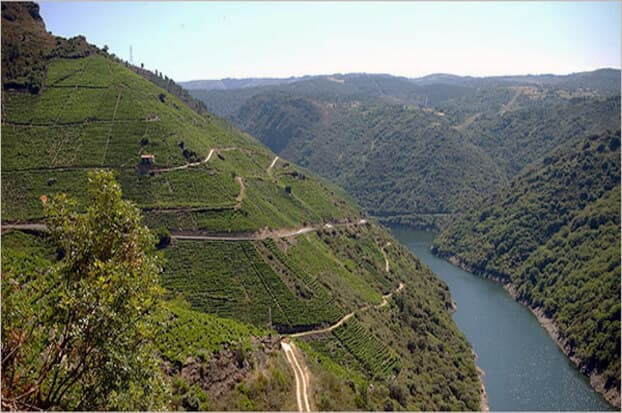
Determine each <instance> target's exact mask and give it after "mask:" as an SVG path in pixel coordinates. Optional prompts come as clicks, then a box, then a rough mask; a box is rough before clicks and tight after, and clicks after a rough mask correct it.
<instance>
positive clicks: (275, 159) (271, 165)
mask: <svg viewBox="0 0 622 413" xmlns="http://www.w3.org/2000/svg"><path fill="white" fill-rule="evenodd" d="M278 160H279V157H278V156H275V157H274V159H273V160H272V163H271V164H270V166H269V167H268V171H267V172H268V175H270V173H271V172H272V168H274V165H276V161H278Z"/></svg>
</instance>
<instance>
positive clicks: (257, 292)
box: [163, 241, 345, 332]
mask: <svg viewBox="0 0 622 413" xmlns="http://www.w3.org/2000/svg"><path fill="white" fill-rule="evenodd" d="M166 254H167V259H168V267H167V270H166V272H165V274H164V277H163V284H164V286H165V287H166V288H168V289H170V290H171V291H173V292H181V293H183V294H184V296H185V297H187V299H188V301H190V303H191V304H192V306H193V307H194V308H195V309H198V310H200V311H204V312H206V313H210V314H217V315H218V316H220V317H229V318H236V319H239V320H242V321H245V322H248V323H251V324H254V325H257V326H261V327H268V326H270V325H272V326H273V327H274V328H276V329H277V330H278V331H280V332H293V331H298V330H301V329H310V328H314V327H316V326H320V325H325V324H329V323H331V322H334V321H336V320H337V319H338V318H339V317H341V316H342V315H343V314H344V313H345V311H343V310H339V308H338V307H337V306H335V304H334V302H333V301H334V299H333V298H332V297H331V296H330V295H329V294H328V293H327V292H326V291H323V292H322V293H320V294H317V295H314V296H312V297H309V298H305V297H301V296H299V290H295V289H292V288H291V287H288V285H287V284H286V283H285V282H284V281H283V279H282V278H281V277H280V276H279V275H278V274H277V273H276V272H275V271H274V270H273V268H271V266H270V265H268V263H267V262H266V261H265V260H264V259H263V258H262V257H261V256H260V254H258V252H257V251H256V249H255V247H254V246H253V244H252V243H251V242H250V241H241V242H238V241H209V242H202V241H177V242H176V244H175V245H174V246H172V247H170V248H168V249H167V250H166ZM277 260H278V258H277V257H276V256H275V257H273V261H277ZM272 265H273V266H275V267H276V266H277V265H278V264H277V263H274V264H272ZM281 265H283V266H285V265H286V264H281ZM289 275H290V277H296V276H297V274H296V273H290V274H289Z"/></svg>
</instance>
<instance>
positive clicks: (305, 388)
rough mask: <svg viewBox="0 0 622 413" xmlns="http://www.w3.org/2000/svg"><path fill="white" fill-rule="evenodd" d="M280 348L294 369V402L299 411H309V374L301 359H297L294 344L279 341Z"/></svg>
mask: <svg viewBox="0 0 622 413" xmlns="http://www.w3.org/2000/svg"><path fill="white" fill-rule="evenodd" d="M281 348H282V349H283V351H284V352H285V357H286V358H287V361H288V363H289V365H290V366H291V367H292V370H294V377H295V379H296V402H297V403H298V411H299V412H310V411H311V406H310V403H309V390H310V388H311V386H310V384H309V376H308V374H307V372H306V367H303V366H304V362H303V361H302V360H300V361H299V360H298V358H299V356H298V354H297V352H296V346H295V344H294V343H293V342H286V341H285V340H284V341H281Z"/></svg>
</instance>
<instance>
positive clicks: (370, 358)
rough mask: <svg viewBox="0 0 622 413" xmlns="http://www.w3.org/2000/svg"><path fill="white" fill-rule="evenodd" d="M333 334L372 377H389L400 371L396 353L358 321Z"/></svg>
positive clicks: (353, 321)
mask: <svg viewBox="0 0 622 413" xmlns="http://www.w3.org/2000/svg"><path fill="white" fill-rule="evenodd" d="M333 334H334V335H335V337H337V339H338V340H339V341H340V342H341V344H343V346H344V347H345V348H346V349H347V350H348V351H349V352H350V353H351V354H352V355H353V356H354V357H355V358H356V360H357V361H358V362H359V363H361V364H362V365H363V366H364V369H365V370H366V371H369V372H371V374H372V377H389V376H390V375H391V374H394V373H395V372H396V371H399V360H398V358H397V356H396V355H395V353H393V352H392V351H391V350H390V349H389V348H387V347H386V346H385V345H384V344H383V343H382V341H380V340H379V339H378V338H377V337H375V336H374V335H373V333H372V332H371V331H369V330H366V329H365V328H364V327H363V326H362V325H361V324H360V323H358V322H357V321H356V320H352V321H347V322H346V323H344V324H342V325H341V326H339V327H338V328H336V329H335V331H334V333H333Z"/></svg>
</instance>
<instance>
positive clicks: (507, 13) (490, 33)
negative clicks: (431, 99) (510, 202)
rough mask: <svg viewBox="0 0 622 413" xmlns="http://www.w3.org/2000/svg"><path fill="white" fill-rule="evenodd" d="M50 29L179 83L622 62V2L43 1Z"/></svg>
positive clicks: (514, 70)
mask: <svg viewBox="0 0 622 413" xmlns="http://www.w3.org/2000/svg"><path fill="white" fill-rule="evenodd" d="M40 5H41V14H42V15H43V18H44V20H45V22H46V24H47V28H48V30H50V31H52V32H53V33H54V34H56V35H60V36H65V37H70V36H75V35H78V34H84V35H85V36H86V37H87V40H88V41H89V42H91V43H94V44H96V45H98V46H100V47H101V46H103V45H108V46H109V47H110V51H111V52H112V53H115V54H116V55H117V56H119V57H121V58H123V59H125V60H129V49H130V45H132V46H133V54H134V56H133V57H134V63H135V64H140V63H141V62H142V63H144V64H145V67H146V68H149V69H152V70H153V69H157V70H158V71H162V72H163V73H164V74H166V75H168V76H170V77H172V78H173V79H175V80H178V81H179V80H192V79H215V78H224V77H255V76H257V77H266V76H275V77H286V76H299V75H304V74H328V73H348V72H370V73H391V74H395V75H403V76H409V77H414V76H421V75H426V74H430V73H438V72H443V73H454V74H459V75H475V76H483V75H501V74H526V73H532V74H536V73H570V72H576V71H583V70H593V69H596V68H599V67H620V47H621V46H620V36H621V33H620V30H621V29H620V26H621V20H622V3H621V2H619V1H610V2H503V3H501V2H499V3H493V2H390V3H386V2H385V3H375V2H365V3H360V2H340V3H334V2H298V3H289V2H249V3H244V2H228V3H221V2H178V3H172V2H170V3H169V2H151V3H149V2H100V3H97V2H93V3H86V2H84V3H82V2H81V3H75V2H66V3H65V2H62V3H54V2H41V3H40Z"/></svg>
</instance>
